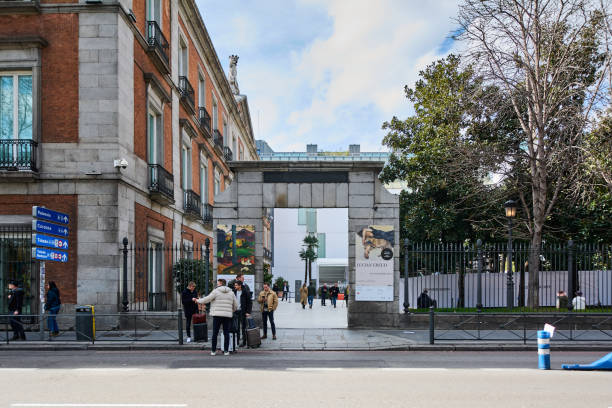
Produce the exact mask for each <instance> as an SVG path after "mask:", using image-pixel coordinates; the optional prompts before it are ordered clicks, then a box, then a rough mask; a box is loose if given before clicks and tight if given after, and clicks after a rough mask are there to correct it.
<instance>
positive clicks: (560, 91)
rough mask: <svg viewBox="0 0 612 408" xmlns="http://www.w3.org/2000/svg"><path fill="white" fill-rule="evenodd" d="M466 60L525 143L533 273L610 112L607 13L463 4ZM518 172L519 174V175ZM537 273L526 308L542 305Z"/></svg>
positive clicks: (559, 6)
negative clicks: (496, 94)
mask: <svg viewBox="0 0 612 408" xmlns="http://www.w3.org/2000/svg"><path fill="white" fill-rule="evenodd" d="M458 21H459V23H460V24H461V27H462V30H463V32H462V34H461V35H460V37H459V38H460V39H462V40H464V44H465V46H466V51H465V55H466V60H467V62H469V63H471V64H473V65H474V66H475V67H476V69H478V70H479V73H480V75H482V76H483V77H484V78H485V81H488V82H490V83H492V84H495V85H496V86H498V87H499V88H500V89H501V90H503V91H504V93H505V94H506V95H508V102H509V103H510V104H511V106H512V109H513V111H514V114H515V116H516V119H517V120H518V124H519V126H520V130H521V131H522V132H521V134H522V135H523V139H522V140H521V143H520V148H519V149H517V151H516V152H515V154H514V155H508V161H509V165H508V166H507V168H508V169H516V168H517V164H520V165H519V166H518V167H521V166H522V167H523V168H524V169H525V171H526V173H527V175H526V177H518V175H516V174H512V177H513V178H516V179H517V180H518V179H522V180H524V182H525V185H523V186H522V187H523V188H520V187H521V186H519V188H517V191H518V195H519V199H520V202H521V205H522V208H523V211H524V212H525V217H526V219H527V220H528V221H527V225H526V226H527V228H528V230H529V234H530V241H531V253H530V256H529V270H530V271H532V272H536V271H538V270H539V265H540V253H539V251H540V247H541V244H542V231H543V228H544V224H545V222H546V219H547V218H548V217H549V215H550V214H551V211H552V210H553V208H554V206H555V204H556V202H557V199H558V196H559V193H560V191H561V190H562V189H563V188H564V186H567V185H568V184H569V183H571V182H572V179H573V178H574V177H576V171H577V168H578V167H577V166H576V157H578V155H579V154H578V151H579V150H580V145H581V144H582V142H583V135H584V133H585V131H587V130H588V129H589V128H590V126H591V120H592V119H593V118H594V117H595V116H596V113H597V111H598V110H600V109H602V108H604V107H605V106H606V105H607V100H606V98H607V97H608V96H609V95H608V92H607V90H606V78H607V75H608V73H609V72H610V54H609V53H607V52H606V49H607V46H608V45H609V40H608V36H607V26H608V22H609V7H607V4H604V3H603V2H599V3H596V2H595V1H590V0H464V3H463V4H462V5H461V7H460V11H459V18H458ZM514 171H516V170H514ZM538 293H539V281H538V273H530V274H529V306H530V307H536V306H538V305H539V296H538Z"/></svg>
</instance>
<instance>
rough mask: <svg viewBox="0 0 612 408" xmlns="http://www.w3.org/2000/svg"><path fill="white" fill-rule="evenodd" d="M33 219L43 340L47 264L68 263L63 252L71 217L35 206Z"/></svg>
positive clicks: (39, 325) (33, 249)
mask: <svg viewBox="0 0 612 408" xmlns="http://www.w3.org/2000/svg"><path fill="white" fill-rule="evenodd" d="M32 218H33V219H32V231H33V234H32V259H38V260H39V261H40V288H39V291H40V293H39V294H40V313H39V314H40V321H39V324H38V327H39V331H40V339H41V340H43V339H44V334H45V326H44V316H45V279H46V276H45V275H46V268H45V262H46V261H52V262H63V263H65V262H68V253H67V252H65V251H63V250H66V249H68V239H66V238H65V237H67V236H68V233H69V229H68V224H69V223H70V217H69V216H68V214H64V213H61V212H58V211H53V210H50V209H48V208H45V207H41V206H38V205H35V206H32ZM42 220H44V221H42ZM47 221H50V222H47ZM58 224H59V225H58ZM46 234H50V235H46ZM52 235H56V236H55V237H54V236H52ZM58 237H63V238H58ZM50 248H51V249H50Z"/></svg>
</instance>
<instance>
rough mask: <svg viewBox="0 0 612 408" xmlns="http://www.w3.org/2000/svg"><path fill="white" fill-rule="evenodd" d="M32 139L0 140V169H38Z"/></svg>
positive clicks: (35, 146) (36, 144) (35, 148)
mask: <svg viewBox="0 0 612 408" xmlns="http://www.w3.org/2000/svg"><path fill="white" fill-rule="evenodd" d="M37 147H38V143H37V142H35V141H33V140H25V139H24V140H17V139H12V140H0V170H11V171H38V169H37V167H36V150H37Z"/></svg>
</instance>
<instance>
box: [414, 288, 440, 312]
mask: <svg viewBox="0 0 612 408" xmlns="http://www.w3.org/2000/svg"><path fill="white" fill-rule="evenodd" d="M431 306H433V307H436V301H435V300H433V299H432V298H430V297H429V295H428V294H427V289H423V293H421V294H420V295H419V297H418V298H417V307H418V308H419V309H426V308H428V307H431Z"/></svg>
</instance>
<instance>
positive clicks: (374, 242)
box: [355, 225, 395, 302]
mask: <svg viewBox="0 0 612 408" xmlns="http://www.w3.org/2000/svg"><path fill="white" fill-rule="evenodd" d="M394 245H395V230H394V228H393V226H392V225H367V226H362V227H358V228H357V233H356V234H355V300H357V301H387V302H391V301H393V262H394V261H393V256H394V254H393V247H394Z"/></svg>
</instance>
